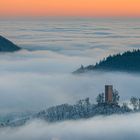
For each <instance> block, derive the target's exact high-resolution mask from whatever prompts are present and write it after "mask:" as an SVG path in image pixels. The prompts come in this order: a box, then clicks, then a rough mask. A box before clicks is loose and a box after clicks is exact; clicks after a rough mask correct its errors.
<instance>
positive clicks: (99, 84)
mask: <svg viewBox="0 0 140 140" xmlns="http://www.w3.org/2000/svg"><path fill="white" fill-rule="evenodd" d="M0 58H1V61H0V113H1V114H3V113H10V112H24V111H39V110H42V109H44V108H48V107H50V106H53V105H58V104H63V103H69V104H73V103H75V102H76V101H77V100H79V99H83V98H86V97H90V99H91V102H95V100H96V96H97V94H99V93H101V92H104V85H105V84H113V85H114V88H116V89H117V90H118V91H119V93H120V96H121V100H128V99H129V98H131V96H136V97H139V96H140V94H139V91H140V86H139V82H140V78H139V75H136V74H127V73H105V72H103V73H101V72H93V73H90V74H86V75H73V74H72V73H71V72H72V71H74V70H75V69H76V68H78V66H79V64H80V63H82V61H83V60H84V61H85V63H88V62H89V59H84V58H83V57H78V56H77V57H70V56H65V55H60V54H57V53H53V52H49V51H33V52H28V51H21V52H18V53H14V54H1V55H0ZM91 60H92V59H90V61H91Z"/></svg>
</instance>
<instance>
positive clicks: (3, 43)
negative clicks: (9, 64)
mask: <svg viewBox="0 0 140 140" xmlns="http://www.w3.org/2000/svg"><path fill="white" fill-rule="evenodd" d="M20 49H21V48H20V47H18V46H17V45H15V44H14V43H12V42H11V41H9V40H8V39H6V38H4V37H3V36H0V52H14V51H18V50H20Z"/></svg>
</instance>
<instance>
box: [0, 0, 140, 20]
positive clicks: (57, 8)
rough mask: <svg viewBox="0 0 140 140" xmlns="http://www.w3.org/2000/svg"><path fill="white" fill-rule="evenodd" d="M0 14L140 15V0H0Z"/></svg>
mask: <svg viewBox="0 0 140 140" xmlns="http://www.w3.org/2000/svg"><path fill="white" fill-rule="evenodd" d="M0 16H3V17H5V16H96V17H100V16H140V0H0Z"/></svg>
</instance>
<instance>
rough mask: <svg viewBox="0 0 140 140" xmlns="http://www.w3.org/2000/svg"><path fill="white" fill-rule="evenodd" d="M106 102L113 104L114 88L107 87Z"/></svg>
mask: <svg viewBox="0 0 140 140" xmlns="http://www.w3.org/2000/svg"><path fill="white" fill-rule="evenodd" d="M105 102H106V103H112V102H113V86H112V85H105Z"/></svg>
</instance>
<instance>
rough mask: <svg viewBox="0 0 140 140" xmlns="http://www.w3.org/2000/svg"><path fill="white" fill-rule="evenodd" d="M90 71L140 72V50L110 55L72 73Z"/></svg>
mask: <svg viewBox="0 0 140 140" xmlns="http://www.w3.org/2000/svg"><path fill="white" fill-rule="evenodd" d="M92 71H119V72H137V73H139V72H140V50H139V49H138V50H133V51H127V52H124V53H122V54H120V53H119V54H116V55H110V56H108V57H107V58H104V59H103V60H101V61H100V62H99V63H96V64H95V65H89V66H86V67H84V66H83V65H81V68H79V69H77V70H76V71H75V72H73V73H77V74H78V73H86V72H92Z"/></svg>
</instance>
